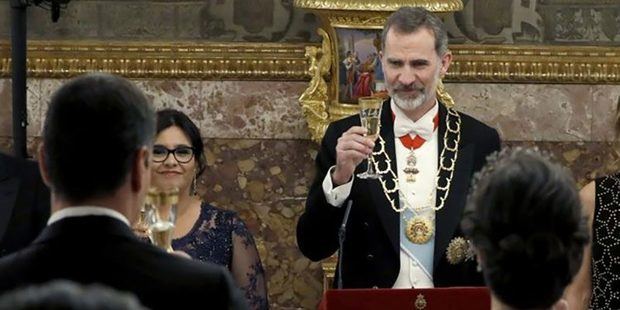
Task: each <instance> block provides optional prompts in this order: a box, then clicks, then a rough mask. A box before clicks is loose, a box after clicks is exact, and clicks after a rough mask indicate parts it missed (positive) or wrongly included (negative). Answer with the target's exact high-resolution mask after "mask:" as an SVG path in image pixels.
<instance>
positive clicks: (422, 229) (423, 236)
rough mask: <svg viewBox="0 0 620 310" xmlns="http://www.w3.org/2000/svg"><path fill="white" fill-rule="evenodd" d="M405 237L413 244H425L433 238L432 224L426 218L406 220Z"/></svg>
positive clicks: (416, 217)
mask: <svg viewBox="0 0 620 310" xmlns="http://www.w3.org/2000/svg"><path fill="white" fill-rule="evenodd" d="M405 235H407V239H409V241H411V242H413V243H415V244H425V243H427V242H429V241H430V240H431V237H433V223H431V221H430V220H429V219H428V218H426V217H422V216H414V217H412V218H410V219H409V220H407V228H406V229H405Z"/></svg>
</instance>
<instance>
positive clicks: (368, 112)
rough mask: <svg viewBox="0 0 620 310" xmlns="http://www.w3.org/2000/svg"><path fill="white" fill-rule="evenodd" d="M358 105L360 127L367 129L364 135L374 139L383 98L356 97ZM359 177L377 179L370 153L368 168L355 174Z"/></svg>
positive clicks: (379, 120) (377, 129)
mask: <svg viewBox="0 0 620 310" xmlns="http://www.w3.org/2000/svg"><path fill="white" fill-rule="evenodd" d="M358 103H359V107H360V120H361V123H362V127H364V128H366V130H367V131H368V132H367V134H366V136H367V137H369V138H371V139H373V140H376V139H377V138H378V137H379V130H380V129H381V106H382V105H383V99H381V98H377V97H360V98H359V99H358ZM357 177H358V178H360V179H378V178H379V174H377V172H376V171H375V165H374V158H373V156H372V153H370V157H369V158H368V168H367V169H366V171H365V172H363V173H360V174H358V175H357Z"/></svg>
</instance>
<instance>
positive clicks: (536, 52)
mask: <svg viewBox="0 0 620 310" xmlns="http://www.w3.org/2000/svg"><path fill="white" fill-rule="evenodd" d="M307 46H316V47H319V45H318V44H303V43H296V44H269V43H257V44H249V43H205V44H198V43H187V42H180V43H175V42H167V43H152V42H113V43H110V42H83V41H29V42H28V74H29V76H30V77H39V78H67V77H71V76H75V75H77V74H81V73H84V72H89V71H109V72H113V73H117V74H120V75H124V76H127V77H131V78H176V79H205V80H216V79H225V80H235V79H241V80H295V81H299V80H304V81H309V80H310V75H309V73H308V72H307V69H308V60H307V58H306V57H305V50H306V47H307ZM450 50H451V51H452V53H453V54H454V61H453V63H452V65H451V66H450V70H448V75H447V76H446V78H445V81H447V82H475V83H559V84H564V83H578V84H620V48H615V47H574V46H519V45H451V46H450ZM10 71H11V65H10V44H9V43H8V42H0V77H5V78H6V77H10V75H11V73H10Z"/></svg>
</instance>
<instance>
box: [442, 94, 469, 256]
mask: <svg viewBox="0 0 620 310" xmlns="http://www.w3.org/2000/svg"><path fill="white" fill-rule="evenodd" d="M446 115H447V110H446V108H445V107H444V106H443V104H441V103H440V104H439V132H438V139H439V141H438V143H437V147H438V154H439V156H440V157H441V151H442V150H443V147H444V145H443V144H444V143H443V137H444V134H445V132H446ZM462 125H463V124H462V123H461V145H459V148H458V158H457V161H456V166H455V170H454V176H453V178H452V182H451V185H450V192H449V193H448V197H447V198H446V202H445V204H444V206H443V208H442V209H441V210H439V211H437V212H436V214H435V225H436V227H435V234H436V235H435V252H434V263H433V265H434V266H435V268H436V267H437V264H438V263H439V261H440V260H442V259H443V256H444V255H445V252H446V248H447V247H448V243H449V242H450V238H452V236H453V235H454V231H455V230H456V229H457V227H458V226H459V225H460V219H461V214H462V213H463V208H464V207H465V199H467V190H468V188H469V182H470V181H471V170H472V165H473V154H474V146H473V144H471V143H466V144H464V143H463V131H464V130H466V129H465V128H463V126H462ZM438 164H439V160H438ZM448 164H449V163H448V162H446V165H448ZM438 169H439V167H438ZM447 176H448V173H446V172H443V173H442V174H441V175H440V179H441V181H440V182H441V184H440V185H442V186H443V185H444V184H445V181H444V180H445V179H446V177H447ZM442 195H443V192H441V191H437V201H436V205H437V206H438V205H439V197H441V196H442Z"/></svg>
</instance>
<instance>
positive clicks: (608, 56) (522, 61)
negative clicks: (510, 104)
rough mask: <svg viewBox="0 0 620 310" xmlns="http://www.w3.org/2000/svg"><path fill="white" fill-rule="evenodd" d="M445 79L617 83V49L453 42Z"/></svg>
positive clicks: (619, 58)
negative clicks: (451, 59)
mask: <svg viewBox="0 0 620 310" xmlns="http://www.w3.org/2000/svg"><path fill="white" fill-rule="evenodd" d="M450 50H451V51H452V53H453V55H454V62H453V63H452V65H451V66H450V69H449V70H448V75H447V80H448V81H458V82H486V83H495V82H510V83H560V84H561V83H579V84H618V83H620V48H614V47H595V46H592V47H576V46H518V45H454V46H450Z"/></svg>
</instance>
